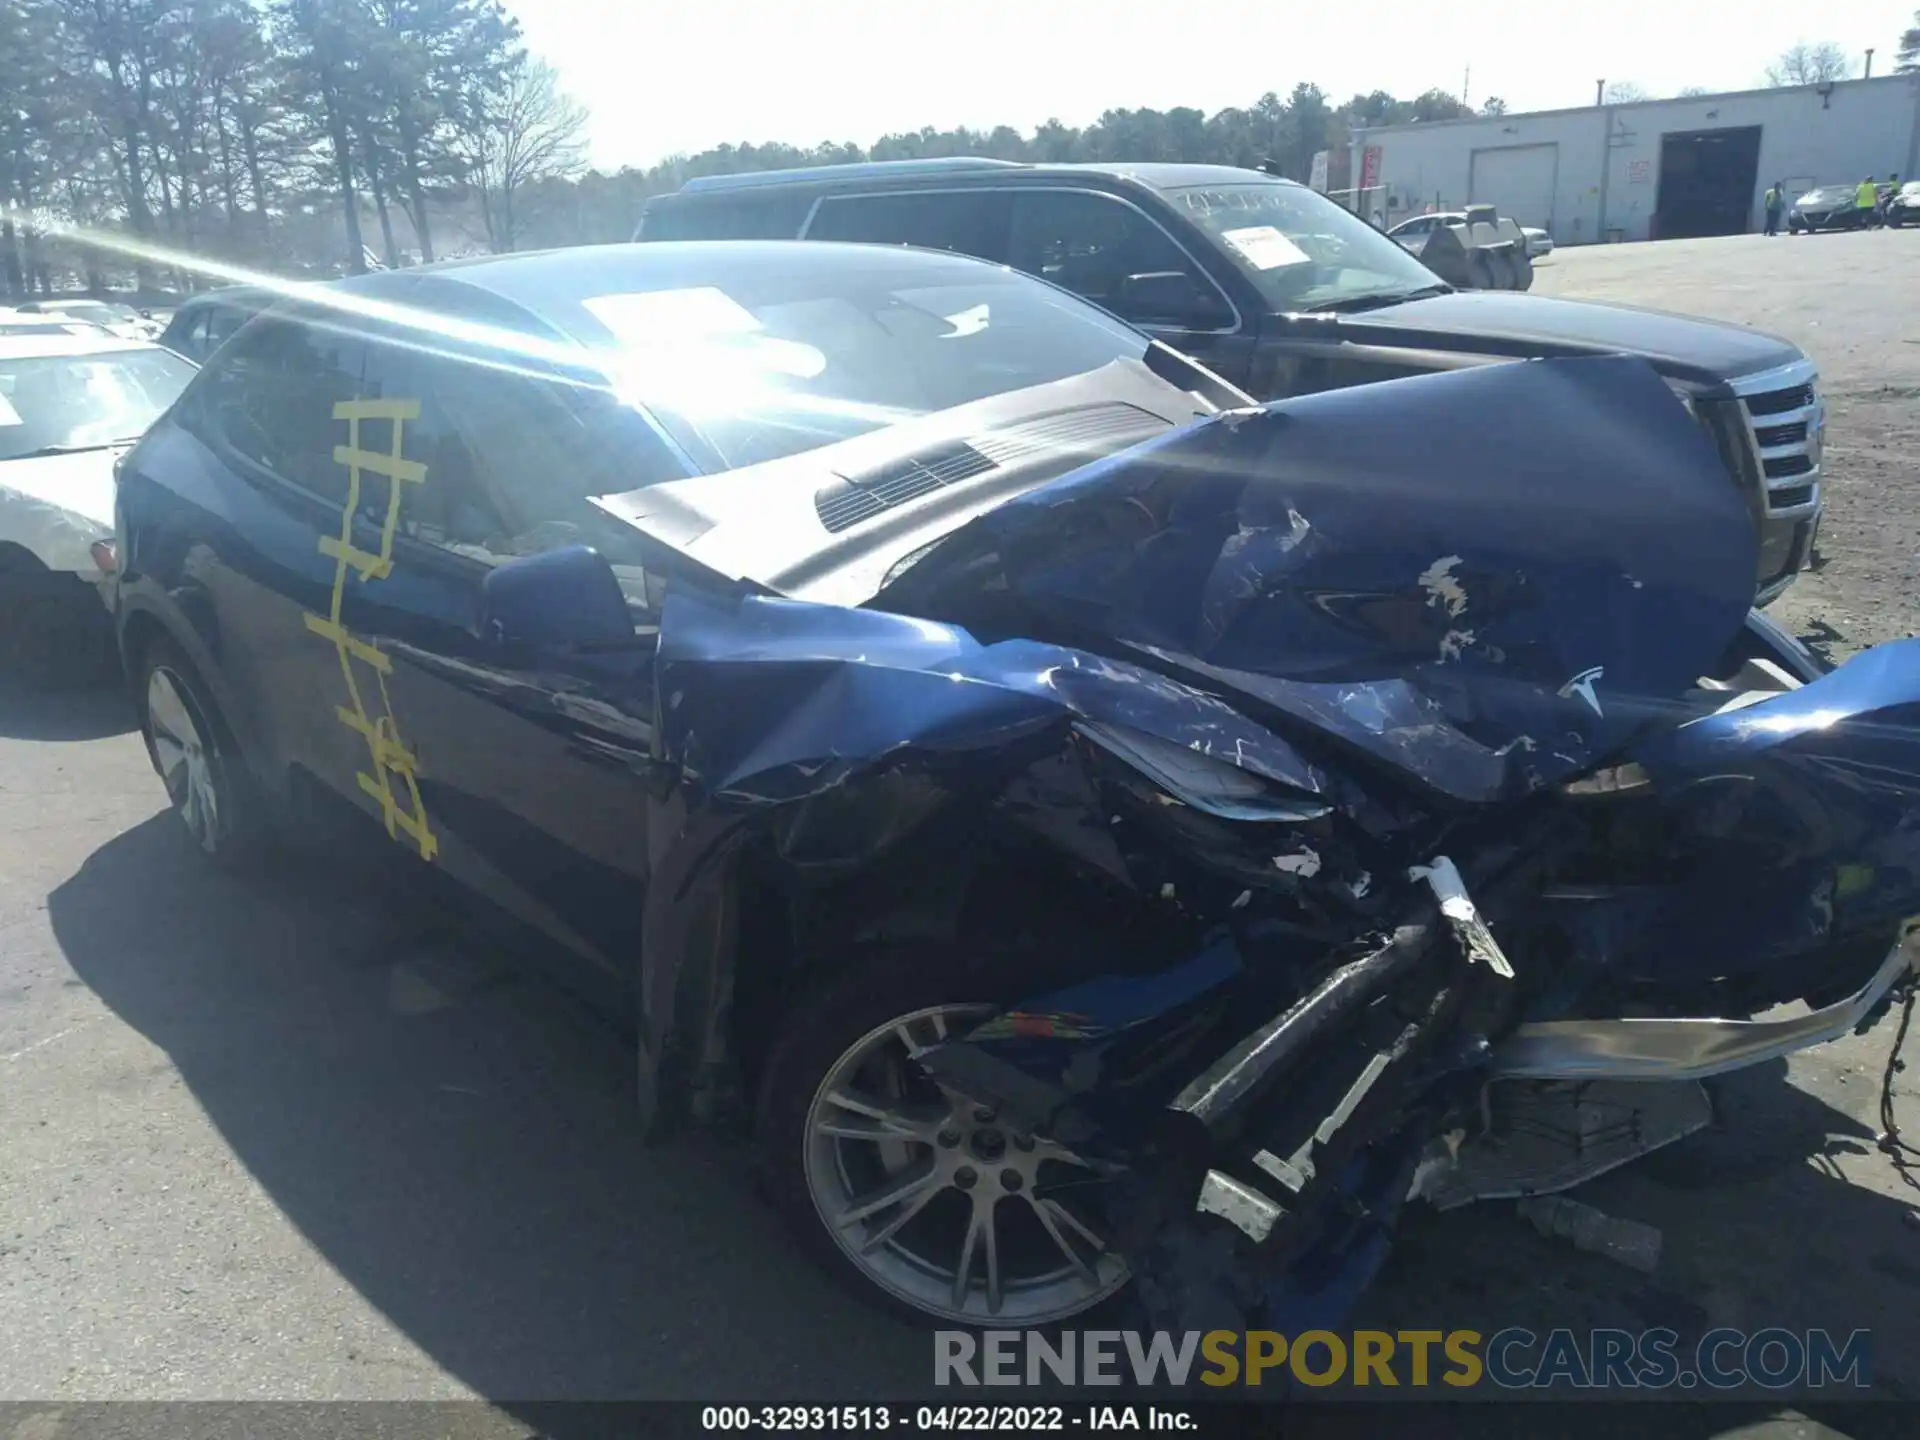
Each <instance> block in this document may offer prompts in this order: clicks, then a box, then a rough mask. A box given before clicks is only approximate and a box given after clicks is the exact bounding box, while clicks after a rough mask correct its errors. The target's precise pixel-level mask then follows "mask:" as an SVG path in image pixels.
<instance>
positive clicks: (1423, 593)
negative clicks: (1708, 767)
mask: <svg viewBox="0 0 1920 1440" xmlns="http://www.w3.org/2000/svg"><path fill="white" fill-rule="evenodd" d="M916 541H917V543H920V544H924V540H923V539H922V538H921V537H916ZM1755 544H1756V540H1755V535H1754V528H1753V524H1752V521H1751V519H1750V517H1749V515H1748V513H1747V510H1746V506H1745V502H1744V499H1743V497H1742V496H1741V494H1740V492H1739V491H1738V489H1737V488H1736V487H1735V486H1734V485H1733V484H1732V483H1731V482H1730V481H1729V480H1728V478H1727V476H1726V474H1725V471H1724V470H1723V469H1722V467H1721V465H1720V463H1719V458H1718V456H1717V454H1716V453H1715V452H1714V450H1713V447H1712V445H1711V444H1710V443H1709V442H1708V441H1707V440H1706V439H1705V437H1704V436H1703V435H1702V434H1701V432H1700V430H1699V428H1698V427H1697V426H1696V425H1694V424H1693V422H1692V421H1691V420H1690V418H1689V417H1688V416H1687V414H1686V412H1685V410H1684V409H1683V408H1682V407H1681V406H1680V405H1679V403H1678V402H1677V401H1676V400H1675V399H1674V397H1673V394H1672V392H1671V391H1669V390H1668V389H1667V387H1666V385H1665V384H1664V382H1662V381H1661V380H1660V378H1659V377H1658V376H1657V375H1656V374H1655V373H1654V371H1653V370H1652V369H1651V368H1650V367H1649V366H1648V365H1647V364H1646V363H1645V362H1644V361H1640V360H1634V359H1625V358H1615V359H1600V360H1579V361H1542V362H1535V363H1529V364H1523V365H1508V366H1496V367H1488V368H1484V369H1477V370H1469V371H1460V372H1455V373H1452V374H1447V375H1438V376H1423V377H1419V378H1416V379H1411V380H1403V381H1393V382H1388V383H1384V384H1379V385H1372V386H1367V387H1364V388H1362V389H1355V390H1348V391H1339V392H1333V393H1329V394H1323V395H1315V396H1311V397H1307V398H1304V399H1300V400H1295V401H1284V402H1278V403H1276V404H1273V405H1269V406H1267V407H1264V408H1262V409H1253V410H1246V411H1239V412H1234V413H1230V414H1225V415H1219V416H1215V417H1213V418H1210V419H1207V420H1202V421H1199V422H1196V423H1194V424H1192V425H1189V426H1187V427H1185V428H1183V429H1179V430H1176V431H1173V432H1171V433H1169V434H1168V435H1166V436H1165V437H1164V438H1162V439H1159V440H1154V441H1149V442H1147V443H1145V444H1142V445H1137V446H1135V447H1133V448H1131V449H1128V450H1125V451H1122V452H1121V453H1119V454H1116V455H1113V456H1110V457H1109V458H1107V459H1105V460H1101V461H1097V462H1095V463H1093V464H1091V465H1087V466H1083V467H1081V468H1079V469H1077V470H1075V471H1073V472H1072V473H1071V474H1069V475H1067V476H1064V477H1062V478H1059V479H1056V480H1053V481H1051V482H1050V483H1047V484H1045V485H1042V486H1040V487H1038V488H1036V489H1033V490H1031V491H1029V492H1028V493H1026V494H1023V495H1020V496H1018V497H1017V498H1015V499H1012V500H1009V501H1006V502H1004V503H1002V504H1000V505H999V506H998V507H996V508H994V509H992V510H990V511H988V512H987V513H985V514H983V515H980V516H979V517H978V518H975V519H973V520H972V521H971V522H969V523H966V524H963V525H959V526H958V527H957V528H956V529H954V530H953V531H952V532H951V533H949V534H948V535H947V537H946V538H945V539H944V540H942V541H940V542H939V543H938V544H936V545H934V546H933V547H932V548H931V549H930V550H927V551H925V553H923V554H922V555H920V557H919V558H918V559H917V560H913V561H911V563H908V564H906V566H905V568H904V570H903V572H902V573H899V574H898V576H897V578H896V579H895V580H894V581H893V582H892V583H891V584H888V585H886V586H885V587H884V588H882V589H881V590H880V591H879V592H878V593H877V594H874V595H871V596H864V597H860V598H863V599H864V600H865V603H866V604H867V605H868V607H869V608H871V609H873V610H881V611H891V612H894V613H895V614H897V615H899V616H903V617H911V616H918V617H924V619H925V620H933V621H938V622H941V624H940V626H939V627H937V628H938V630H939V633H940V634H942V635H946V636H948V637H949V638H952V636H953V634H954V632H953V631H952V630H950V629H949V628H948V627H963V629H962V630H961V632H960V633H963V634H964V635H965V636H967V637H968V643H971V641H972V640H974V639H977V640H978V641H979V642H980V643H982V644H984V645H986V646H988V647H990V649H989V654H990V655H992V656H998V655H999V654H1001V653H1002V650H1003V647H1004V646H1005V645H1006V644H1011V643H1014V642H1019V641H1034V642H1039V643H1041V644H1043V645H1046V646H1050V647H1054V648H1055V649H1056V650H1058V652H1059V653H1058V655H1057V656H1056V657H1055V660H1056V661H1057V662H1058V663H1059V664H1062V665H1067V666H1069V667H1070V666H1071V665H1073V664H1077V663H1080V662H1075V661H1072V660H1071V659H1070V657H1069V654H1068V648H1067V647H1071V648H1072V649H1073V650H1074V651H1075V652H1091V653H1094V654H1098V655H1104V656H1107V657H1110V658H1112V659H1113V660H1116V661H1121V662H1131V663H1129V664H1127V666H1126V668H1127V669H1128V670H1129V671H1132V672H1133V673H1134V674H1135V675H1136V676H1137V677H1138V678H1137V679H1136V681H1135V683H1136V684H1145V683H1146V681H1147V675H1148V672H1150V671H1160V672H1163V673H1164V672H1171V674H1172V676H1174V677H1176V678H1177V679H1179V680H1181V681H1184V682H1186V685H1187V686H1190V687H1195V688H1198V689H1200V690H1203V691H1211V692H1213V693H1215V694H1224V695H1228V696H1231V697H1233V698H1234V699H1235V703H1236V704H1239V705H1240V706H1242V707H1243V708H1244V709H1245V710H1246V711H1247V713H1248V714H1249V715H1250V716H1253V717H1255V718H1258V719H1261V720H1262V721H1263V722H1264V723H1267V724H1271V725H1273V726H1274V727H1275V728H1276V729H1279V730H1280V731H1282V732H1283V733H1291V734H1293V735H1294V736H1295V737H1296V739H1299V738H1302V734H1301V732H1303V731H1305V732H1311V733H1312V734H1313V735H1316V736H1319V737H1333V738H1334V739H1335V740H1337V741H1341V742H1344V743H1345V744H1346V745H1348V746H1350V747H1352V748H1353V749H1356V750H1359V751H1361V752H1364V753H1365V754H1367V755H1370V756H1372V757H1373V758H1374V759H1376V760H1380V761H1384V762H1386V763H1388V764H1390V765H1392V766H1394V767H1395V768H1396V769H1399V770H1401V771H1403V772H1405V773H1407V774H1409V775H1412V776H1414V777H1417V778H1418V779H1419V780H1421V781H1423V782H1425V783H1426V784H1428V785H1430V786H1431V787H1432V788H1434V789H1435V790H1438V791H1440V792H1443V793H1446V794H1449V795H1452V796H1455V797H1457V798H1460V799H1464V800H1469V801H1474V802H1491V801H1495V800H1498V799H1501V798H1505V797H1510V796H1514V795H1518V794H1521V793H1524V792H1525V791H1527V790H1529V789H1532V788H1535V787H1537V786H1541V785H1546V784H1550V783H1552V782H1553V781H1555V780H1556V779H1559V778H1562V777H1564V776H1566V775H1569V774H1571V773H1574V772H1576V771H1579V770H1583V769H1586V768H1589V767H1590V766H1591V765H1593V764H1595V763H1598V761H1599V759H1600V757H1603V756H1604V755H1606V754H1609V753H1613V752H1616V751H1617V750H1618V749H1619V748H1620V747H1622V746H1623V745H1625V744H1626V743H1627V742H1628V741H1629V740H1631V739H1633V738H1635V736H1637V735H1638V734H1639V733H1640V732H1641V731H1642V730H1643V729H1644V728H1645V727H1646V726H1647V724H1648V723H1649V722H1650V721H1660V720H1665V719H1668V718H1670V717H1671V716H1672V714H1673V713H1674V704H1675V698H1676V697H1677V696H1679V695H1680V694H1681V693H1682V692H1684V691H1686V690H1688V689H1690V688H1692V686H1693V684H1694V682H1695V680H1696V679H1697V677H1698V676H1700V675H1701V674H1703V673H1706V672H1707V671H1708V670H1710V669H1711V668H1712V667H1713V665H1714V664H1715V662H1716V661H1717V660H1718V659H1719V657H1720V656H1721V655H1722V654H1723V653H1724V651H1725V648H1726V646H1727V644H1728V642H1729V641H1730V640H1731V639H1732V637H1733V636H1734V635H1735V634H1736V633H1737V632H1738V630H1739V628H1740V626H1741V624H1742V623H1743V622H1744V619H1745V616H1746V614H1747V611H1748V609H1749V607H1750V604H1751V600H1752V588H1753V575H1754V571H1755V569H1756V564H1755V555H1754V547H1755ZM910 555H911V552H909V554H908V555H902V556H900V557H898V558H899V560H901V561H907V560H909V558H910ZM863 568H864V569H865V570H866V573H872V565H871V557H870V556H869V557H866V559H865V560H863ZM855 603H859V601H858V599H856V601H855ZM802 608H807V609H813V610H815V611H817V612H818V613H819V618H818V619H817V620H814V621H806V622H801V621H799V620H798V619H796V621H795V625H796V627H797V628H796V630H795V633H794V634H793V635H792V636H791V637H786V636H783V637H782V638H780V639H779V640H777V641H775V640H773V639H772V637H769V636H767V635H764V634H762V633H761V631H760V627H761V625H762V624H763V623H764V617H763V616H755V615H750V614H749V613H748V612H747V611H742V612H741V613H740V615H739V616H738V617H737V621H736V622H729V624H727V625H718V624H715V623H712V622H702V624H701V627H700V628H701V630H702V631H703V634H702V638H701V641H700V644H699V645H698V646H697V647H695V648H696V649H697V650H698V652H699V656H700V660H701V662H702V663H703V664H705V665H709V666H710V665H713V664H726V665H728V666H729V667H731V666H733V665H736V664H738V663H741V662H745V661H751V662H752V668H754V669H755V670H759V669H761V668H762V667H769V669H771V668H776V667H781V666H792V665H794V664H798V663H803V664H804V665H805V666H806V667H813V668H817V667H818V666H820V665H826V666H827V667H828V668H829V669H840V670H844V671H845V672H846V673H847V674H848V675H851V674H853V673H856V672H858V673H861V674H865V673H868V672H870V671H871V672H873V673H876V674H877V673H878V671H879V670H880V669H886V670H891V671H895V672H901V673H904V672H907V671H916V670H925V671H926V672H929V674H930V675H932V676H936V677H941V678H945V677H947V676H948V675H949V673H950V672H953V671H954V670H955V669H956V667H955V665H954V663H953V656H952V653H951V652H950V648H949V646H948V645H946V644H944V643H943V644H938V645H936V644H927V643H921V644H917V645H915V646H912V647H909V648H910V649H912V650H913V651H914V654H913V655H912V656H911V657H909V656H907V655H905V654H897V655H891V657H890V658H889V659H888V660H887V661H885V662H884V664H882V663H881V662H879V661H878V660H877V658H876V657H875V656H873V655H871V654H869V653H868V647H867V646H866V645H864V644H860V643H852V644H838V643H836V644H831V645H823V644H822V642H821V640H820V637H821V636H822V635H824V634H836V635H837V634H839V633H840V632H842V631H843V630H844V629H845V626H844V624H842V623H840V622H836V621H834V620H833V619H832V617H833V616H834V615H835V614H841V615H844V614H846V613H847V612H845V611H844V610H842V609H840V607H838V606H811V607H802ZM689 613H691V612H689ZM736 624H737V631H735V629H734V626H735V625H736ZM683 628H684V622H681V621H680V620H679V619H678V617H677V616H676V614H675V607H674V606H673V605H672V604H671V603H670V604H669V607H668V611H667V613H666V615H665V616H664V617H663V621H662V629H661V646H662V659H663V663H664V662H665V660H666V659H667V657H668V656H669V655H671V654H676V653H677V652H678V650H679V648H680V646H681V644H682V642H683V641H685V640H687V639H688V636H687V635H680V634H677V633H676V632H677V631H679V630H681V629H683ZM690 633H691V632H689V634H690ZM809 635H811V637H812V638H811V639H809V638H806V637H807V636H809ZM723 656H724V657H731V658H729V659H726V660H724V661H723V660H722V657H723ZM995 663H996V664H997V663H999V662H998V661H997V660H996V661H995ZM1010 663H1011V662H1010ZM1049 663H1050V664H1052V663H1054V662H1049ZM1030 665H1032V660H1031V657H1029V656H1025V655H1022V656H1021V657H1019V662H1018V663H1015V664H1013V670H1014V671H1017V672H1020V673H1023V674H1024V673H1025V672H1026V671H1027V669H1028V668H1029V666H1030ZM961 668H964V667H961ZM1037 668H1040V669H1045V668H1047V667H1045V666H1041V667H1037ZM968 674H969V678H972V679H974V680H975V681H976V682H979V681H982V680H986V678H987V677H986V675H985V674H984V673H983V674H979V675H975V674H973V673H972V672H971V671H969V672H968ZM953 678H955V679H957V678H958V676H957V675H954V677H953ZM990 683H998V684H1004V683H1005V682H1004V681H993V682H990ZM842 688H844V686H843V687H842ZM948 688H949V689H950V690H951V689H952V688H953V687H952V686H951V685H949V687H948ZM1014 688H1018V687H1017V686H1016V687H1014ZM874 703H879V702H878V701H877V699H876V697H873V696H867V697H866V700H865V701H864V704H874ZM856 708H859V707H856ZM936 708H937V709H938V708H941V707H936ZM745 713H748V714H751V715H752V716H753V717H754V718H753V722H752V724H751V725H750V726H749V727H748V728H749V729H750V730H752V731H753V732H754V733H755V734H756V735H759V736H761V737H762V739H764V740H768V741H770V740H771V739H772V738H773V737H774V733H775V732H778V731H780V730H781V729H782V728H783V727H784V726H786V725H788V724H789V722H794V721H796V720H797V718H798V717H797V716H796V715H795V713H794V712H793V711H792V710H791V709H790V708H789V707H787V706H771V707H767V706H761V705H752V706H749V707H747V710H746V712H745ZM835 713H836V714H843V713H846V712H845V711H844V709H837V710H836V711H835ZM1090 713H1093V714H1094V718H1098V714H1097V712H1090ZM816 718H819V717H814V716H812V715H811V714H809V720H812V719H816ZM948 719H951V717H945V718H943V719H942V720H941V721H940V722H939V723H940V724H941V725H944V724H946V721H947V720H948ZM836 723H838V722H836ZM808 728H809V730H810V731H812V732H817V733H815V734H813V735H812V737H811V739H810V742H809V743H812V742H813V741H819V742H821V743H822V744H825V750H824V751H823V752H822V753H828V752H831V753H833V754H836V755H844V754H846V753H847V752H846V750H845V748H844V746H843V743H842V742H845V741H846V740H847V736H846V735H844V734H839V733H838V732H837V731H836V730H835V726H834V725H829V724H824V723H823V724H820V725H812V724H809V726H808ZM1156 733H1163V732H1156ZM836 734H837V735H838V739H837V740H833V742H832V743H826V742H827V741H828V740H829V739H830V738H831V737H832V736H834V735H836ZM909 738H910V737H906V736H900V737H895V739H896V741H898V742H899V743H908V741H909ZM1166 738H1168V739H1172V740H1174V741H1175V742H1176V743H1179V744H1183V745H1185V744H1190V743H1191V744H1194V745H1196V746H1204V747H1205V748H1206V749H1207V750H1208V753H1217V752H1216V751H1215V750H1214V748H1213V747H1212V746H1211V745H1209V744H1208V743H1207V740H1206V737H1204V736H1198V735H1191V734H1188V733H1187V732H1186V731H1185V730H1184V729H1182V730H1180V731H1179V732H1178V733H1169V734H1166ZM759 743H761V741H759V740H752V741H750V740H749V739H748V737H746V736H738V737H735V740H734V742H733V743H732V744H730V745H728V746H727V747H725V748H726V749H727V750H728V751H729V752H730V753H731V754H732V756H733V757H734V758H740V757H743V756H744V755H745V754H746V752H747V751H749V750H751V749H753V748H754V747H755V746H756V745H758V744H759ZM890 743H891V742H890ZM853 748H854V749H856V750H861V749H863V747H859V746H855V747H853ZM881 748H884V747H881ZM709 763H710V765H711V768H714V769H717V770H721V771H726V770H728V769H731V768H733V767H732V766H730V765H726V764H720V765H712V762H711V761H710V762H709Z"/></svg>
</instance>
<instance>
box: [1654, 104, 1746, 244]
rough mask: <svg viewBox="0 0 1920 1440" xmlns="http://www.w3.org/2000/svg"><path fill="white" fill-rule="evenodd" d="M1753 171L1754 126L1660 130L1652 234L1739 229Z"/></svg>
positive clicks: (1669, 235) (1677, 235) (1664, 236)
mask: <svg viewBox="0 0 1920 1440" xmlns="http://www.w3.org/2000/svg"><path fill="white" fill-rule="evenodd" d="M1759 170H1760V127H1759V126H1758V125H1743V126H1738V127H1729V128H1727V129H1724V130H1685V131H1676V132H1675V133H1673V134H1670V135H1662V136H1661V137H1660V192H1659V195H1658V197H1657V198H1656V199H1655V201H1654V212H1653V238H1654V239H1656V240H1678V239H1681V238H1683V237H1685V236H1689V235H1740V234H1744V233H1745V231H1746V229H1747V223H1748V219H1749V217H1750V216H1751V215H1752V214H1753V196H1754V184H1755V182H1756V181H1757V180H1758V178H1759Z"/></svg>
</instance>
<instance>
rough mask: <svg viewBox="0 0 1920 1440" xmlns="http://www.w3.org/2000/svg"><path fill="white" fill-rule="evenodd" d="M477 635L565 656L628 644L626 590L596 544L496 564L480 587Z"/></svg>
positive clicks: (630, 640) (491, 641)
mask: <svg viewBox="0 0 1920 1440" xmlns="http://www.w3.org/2000/svg"><path fill="white" fill-rule="evenodd" d="M479 621H480V624H479V629H480V637H481V639H482V640H484V641H486V642H488V643H489V644H492V645H496V646H498V647H500V648H501V649H504V650H508V651H513V652H518V653H527V652H535V653H541V654H548V655H554V654H558V655H572V654H578V653H580V652H582V651H591V650H607V649H614V648H620V647H627V646H631V645H633V643H634V631H633V618H632V617H631V616H630V615H629V614H628V613H627V600H626V596H625V595H623V594H622V593H621V590H620V582H619V581H618V580H616V579H615V578H614V575H613V567H612V566H610V565H608V564H607V562H606V560H605V559H604V558H602V556H601V555H600V553H599V552H598V551H597V550H591V549H589V548H587V547H586V546H585V545H568V546H565V547H563V548H562V549H559V550H546V551H542V552H541V553H540V554H538V555H523V556H520V557H518V558H517V559H513V560H508V561H505V562H504V563H502V564H501V565H498V566H496V567H495V568H494V569H493V570H490V571H489V572H488V573H487V578H486V579H485V580H484V581H482V582H481V585H480V615H479Z"/></svg>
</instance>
